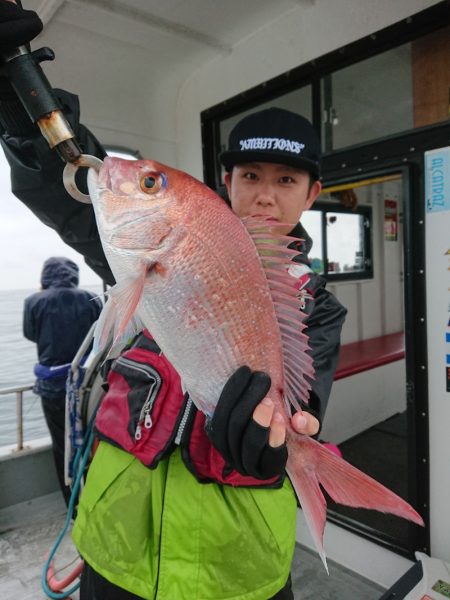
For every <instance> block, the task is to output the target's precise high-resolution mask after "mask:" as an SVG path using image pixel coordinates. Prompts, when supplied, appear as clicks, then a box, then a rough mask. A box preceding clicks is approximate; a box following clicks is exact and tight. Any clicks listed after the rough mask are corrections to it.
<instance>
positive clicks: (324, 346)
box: [0, 90, 347, 417]
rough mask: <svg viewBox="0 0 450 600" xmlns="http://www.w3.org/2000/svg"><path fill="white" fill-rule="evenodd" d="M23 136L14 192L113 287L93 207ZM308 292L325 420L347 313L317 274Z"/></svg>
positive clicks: (10, 154) (36, 137)
mask: <svg viewBox="0 0 450 600" xmlns="http://www.w3.org/2000/svg"><path fill="white" fill-rule="evenodd" d="M57 93H58V96H59V98H60V101H61V104H62V106H63V108H64V112H65V114H66V117H67V118H68V120H69V122H70V124H71V126H72V128H73V130H74V132H75V135H76V137H77V139H78V141H79V143H80V144H81V146H82V150H83V152H84V153H86V154H92V155H94V156H98V157H100V158H103V157H104V156H105V150H104V149H103V147H102V146H101V145H100V143H99V142H98V141H97V140H96V139H95V137H94V136H93V135H92V134H91V133H90V132H89V131H88V130H87V129H86V128H85V127H84V126H83V125H81V124H80V122H79V103H78V98H77V97H76V96H73V95H72V94H69V93H67V92H63V91H61V90H57ZM18 110H19V109H18ZM13 112H14V111H13ZM1 117H3V118H2V119H0V120H1V123H0V124H1V125H3V128H4V130H6V131H10V132H13V131H14V127H13V125H14V120H15V122H16V123H17V121H19V120H20V115H19V117H18V116H17V113H15V114H14V115H13V118H12V120H10V121H9V122H6V120H5V119H6V113H5V111H3V114H2V115H0V118H1ZM26 119H28V117H27V116H26V115H25V121H24V122H26ZM28 122H29V119H28ZM20 125H22V123H20ZM19 131H20V134H21V135H8V134H7V133H4V134H3V135H2V138H1V143H2V146H3V149H4V151H5V155H6V158H7V160H8V162H9V164H10V165H11V181H12V191H13V193H14V194H15V195H16V196H17V197H18V198H19V199H20V200H21V201H22V202H23V203H24V204H26V205H27V206H28V207H29V208H30V209H31V210H32V211H33V212H34V213H35V214H36V216H37V217H38V218H39V219H40V220H41V221H43V222H44V223H45V224H46V225H48V226H50V227H52V228H53V229H54V230H56V231H57V232H58V233H59V235H60V236H61V238H62V239H63V241H64V242H65V243H67V244H68V245H69V246H71V247H72V248H74V249H75V250H76V251H78V252H80V253H81V254H83V256H84V257H85V260H86V263H87V264H88V265H89V266H90V267H91V268H92V269H93V270H94V271H95V272H96V273H97V274H98V275H100V277H101V278H102V279H103V280H104V281H106V283H108V284H113V283H114V278H113V275H112V273H111V270H110V269H109V267H108V264H107V261H106V259H105V255H104V253H103V250H102V247H101V244H100V239H99V235H98V231H97V227H96V223H95V218H94V211H93V208H92V206H91V205H87V204H81V203H80V202H77V201H76V200H73V199H72V198H71V196H69V194H68V193H67V192H66V190H65V188H64V186H63V181H62V171H63V168H64V163H63V162H62V161H61V159H60V158H59V157H58V156H57V155H56V153H55V152H52V151H50V150H49V148H48V145H47V142H46V141H45V140H44V139H43V137H42V136H41V135H40V132H39V130H38V129H37V128H30V129H29V131H27V134H26V135H24V131H23V127H22V126H21V127H20V128H18V129H17V132H19ZM83 176H84V177H83ZM83 178H84V179H85V174H82V175H81V177H80V181H79V182H78V185H79V187H80V189H82V191H85V189H86V188H85V183H84V182H83V181H82V179H83ZM83 187H84V190H83ZM293 234H294V235H297V236H298V237H299V238H302V239H303V240H304V241H303V242H302V243H301V247H300V248H299V251H300V252H303V254H302V255H300V257H299V261H300V262H305V263H307V262H308V258H307V253H308V251H309V249H310V247H311V245H312V243H311V240H310V238H309V236H308V235H307V234H306V232H305V231H304V230H303V228H301V226H299V228H296V229H295V230H294V232H293ZM309 287H310V288H311V289H312V291H313V295H314V298H313V299H312V300H310V301H309V303H308V306H307V311H308V314H309V316H308V320H307V325H308V329H307V334H308V336H309V339H310V347H311V352H312V356H313V358H314V366H315V370H316V376H315V379H314V381H313V382H312V387H313V392H312V394H311V398H310V403H311V407H312V408H313V409H314V410H316V411H317V412H318V413H319V414H320V415H321V417H323V415H324V413H325V408H326V405H327V402H328V396H329V393H330V389H331V384H332V382H333V377H334V372H335V369H336V363H337V358H338V351H339V343H340V333H341V328H342V324H343V322H344V319H345V315H346V312H347V311H346V309H345V308H344V307H343V306H342V305H341V304H340V303H339V302H338V301H337V299H336V298H335V297H334V296H333V295H332V294H331V293H330V292H328V291H327V290H326V288H325V280H324V279H323V278H322V277H320V276H319V275H315V274H311V284H310V286H309Z"/></svg>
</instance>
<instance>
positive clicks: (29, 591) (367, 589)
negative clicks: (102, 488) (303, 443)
mask: <svg viewBox="0 0 450 600" xmlns="http://www.w3.org/2000/svg"><path fill="white" fill-rule="evenodd" d="M64 520H65V505H64V502H63V500H62V496H61V495H60V493H59V492H55V493H52V494H48V495H46V496H42V497H40V498H36V499H34V500H30V501H28V502H22V503H20V504H16V505H15V506H12V507H8V508H4V509H2V510H0V596H1V598H4V599H5V600H45V598H47V596H46V595H45V594H44V592H43V591H42V588H41V584H40V577H41V569H42V565H43V563H44V556H45V554H46V552H47V551H48V550H49V549H50V547H51V546H52V545H53V543H54V541H55V539H56V538H57V536H58V533H59V532H60V530H61V527H62V526H63V524H64ZM76 558H77V554H76V551H75V549H74V547H73V545H72V544H71V541H70V538H69V536H67V537H66V539H65V540H64V542H63V543H62V545H61V547H60V549H59V550H58V553H57V556H56V567H55V570H57V569H58V568H60V567H62V566H64V565H67V564H68V563H70V561H72V560H74V559H76ZM328 565H329V570H330V575H329V577H327V575H326V573H325V571H324V568H323V566H322V563H321V561H320V559H319V558H318V556H317V555H315V554H314V553H312V552H311V551H310V550H308V549H307V548H304V547H303V546H300V545H297V548H296V551H295V556H294V563H293V568H292V580H293V587H294V595H295V600H378V599H379V598H380V597H381V596H382V594H383V589H382V588H381V587H379V586H377V585H375V584H373V583H372V582H370V581H368V580H366V579H364V578H363V577H360V576H359V575H358V574H356V573H353V572H352V571H349V570H348V569H345V568H343V567H341V566H340V565H338V564H336V563H334V562H333V561H329V562H328ZM72 568H73V567H72ZM71 598H72V600H79V595H78V592H76V593H75V594H72V596H71ZM105 600H107V599H106V598H105ZM174 600H177V599H175V598H174Z"/></svg>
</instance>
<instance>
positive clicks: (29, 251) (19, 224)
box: [0, 148, 101, 290]
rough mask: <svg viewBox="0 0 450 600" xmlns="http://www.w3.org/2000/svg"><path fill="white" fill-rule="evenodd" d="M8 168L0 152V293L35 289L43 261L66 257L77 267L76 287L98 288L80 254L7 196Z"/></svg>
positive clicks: (92, 274)
mask: <svg viewBox="0 0 450 600" xmlns="http://www.w3.org/2000/svg"><path fill="white" fill-rule="evenodd" d="M10 190H11V184H10V177H9V166H8V163H7V162H6V159H5V157H4V154H3V151H2V150H1V148H0V196H1V199H0V289H1V290H16V289H38V288H39V286H40V274H41V270H42V265H43V263H44V261H45V260H46V259H47V258H48V257H49V256H66V257H67V258H71V259H72V260H73V261H75V262H76V263H77V264H78V266H79V267H80V287H84V288H88V289H89V285H93V284H94V285H96V284H101V280H100V278H99V277H98V276H97V275H96V274H95V273H94V271H92V269H90V268H89V267H88V266H87V265H86V263H85V262H84V259H83V257H82V256H81V254H78V253H77V252H75V251H74V250H72V248H70V247H69V246H67V245H66V244H64V242H63V241H62V240H61V239H60V237H59V236H58V235H57V234H56V233H55V232H54V231H53V230H52V229H50V227H47V226H46V225H44V224H43V223H41V222H40V221H39V219H38V218H37V217H35V216H34V215H33V213H32V212H31V211H30V210H29V209H28V208H27V207H26V206H25V205H24V204H22V203H21V202H20V201H19V200H18V199H17V198H16V197H15V196H13V195H12V194H11V191H10Z"/></svg>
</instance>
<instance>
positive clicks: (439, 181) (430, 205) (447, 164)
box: [425, 147, 450, 212]
mask: <svg viewBox="0 0 450 600" xmlns="http://www.w3.org/2000/svg"><path fill="white" fill-rule="evenodd" d="M425 198H426V207H427V212H441V211H447V210H450V147H446V148H437V149H436V150H430V151H429V152H425Z"/></svg>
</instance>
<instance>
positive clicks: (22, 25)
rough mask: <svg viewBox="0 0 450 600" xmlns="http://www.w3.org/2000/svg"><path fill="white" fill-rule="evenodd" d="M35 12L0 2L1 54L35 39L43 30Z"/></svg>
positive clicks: (2, 0) (3, 1) (5, 1)
mask: <svg viewBox="0 0 450 600" xmlns="http://www.w3.org/2000/svg"><path fill="white" fill-rule="evenodd" d="M43 27H44V26H43V24H42V21H41V19H40V18H39V17H38V15H37V14H36V13H35V12H34V10H24V9H23V8H21V7H20V6H17V4H13V3H12V2H7V0H0V54H1V53H2V52H5V51H9V50H11V49H12V48H17V46H22V44H26V43H27V42H30V41H31V40H32V39H34V38H35V37H36V36H37V35H38V34H39V33H41V31H42V29H43Z"/></svg>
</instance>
